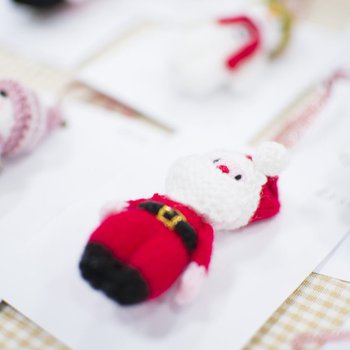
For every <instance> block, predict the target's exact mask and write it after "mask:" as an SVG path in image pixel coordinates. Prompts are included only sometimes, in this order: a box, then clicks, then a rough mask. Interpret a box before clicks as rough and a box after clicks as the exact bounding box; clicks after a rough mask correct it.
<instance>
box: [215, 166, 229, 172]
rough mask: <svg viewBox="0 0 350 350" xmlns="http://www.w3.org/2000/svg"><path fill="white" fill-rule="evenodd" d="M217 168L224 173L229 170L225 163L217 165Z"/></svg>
mask: <svg viewBox="0 0 350 350" xmlns="http://www.w3.org/2000/svg"><path fill="white" fill-rule="evenodd" d="M217 168H218V169H220V170H221V171H222V172H223V173H224V174H228V173H229V172H230V169H229V168H228V167H227V166H226V165H218V166H217Z"/></svg>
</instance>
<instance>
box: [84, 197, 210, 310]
mask: <svg viewBox="0 0 350 350" xmlns="http://www.w3.org/2000/svg"><path fill="white" fill-rule="evenodd" d="M171 220H173V221H171ZM174 223H175V225H174ZM172 226H173V227H172ZM212 244H213V229H212V227H211V225H209V224H208V223H207V222H206V221H205V220H204V219H203V217H202V216H200V215H198V214H197V213H196V212H195V211H194V210H192V209H190V208H189V207H187V206H185V205H183V204H181V203H178V202H175V201H173V200H171V199H169V198H167V197H166V196H161V195H158V194H155V195H154V196H153V197H152V198H150V199H139V200H134V201H130V202H128V207H127V208H126V209H125V210H123V211H121V212H120V213H117V214H111V215H109V216H108V217H107V218H106V219H105V220H104V221H103V222H102V223H101V225H100V226H99V227H98V228H97V229H96V230H95V231H94V232H93V234H92V235H91V237H90V240H89V244H88V245H87V247H86V249H85V252H84V255H83V258H82V260H81V263H80V269H81V271H82V273H83V276H84V277H85V278H86V279H87V280H88V281H89V282H90V284H91V285H92V286H93V287H95V288H98V289H101V290H103V291H104V292H105V293H106V294H107V295H108V296H109V297H111V298H112V299H114V300H116V301H118V302H119V303H120V304H134V303H137V302H141V301H143V300H146V299H153V298H155V297H157V296H159V295H160V294H162V293H163V292H165V291H166V290H167V289H168V288H169V287H170V286H171V285H172V284H173V283H174V282H175V281H176V279H177V278H178V277H179V276H180V275H181V274H182V273H183V272H184V270H185V268H186V267H187V266H188V264H189V263H190V262H192V261H193V262H196V263H197V264H198V265H200V266H204V267H205V268H206V269H208V266H209V262H210V258H211V253H212ZM107 275H108V278H107Z"/></svg>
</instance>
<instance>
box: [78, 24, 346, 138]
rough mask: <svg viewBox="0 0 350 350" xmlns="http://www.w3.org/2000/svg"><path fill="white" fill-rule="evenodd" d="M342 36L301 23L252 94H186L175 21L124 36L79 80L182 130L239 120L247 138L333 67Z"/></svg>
mask: <svg viewBox="0 0 350 350" xmlns="http://www.w3.org/2000/svg"><path fill="white" fill-rule="evenodd" d="M341 39H342V37H341V35H340V34H335V33H329V32H327V31H324V30H321V29H320V28H317V27H314V26H312V25H310V24H299V25H298V26H297V27H296V30H295V33H294V38H293V40H292V42H291V46H290V48H289V50H288V51H287V52H286V53H285V55H284V56H283V57H281V58H280V59H279V60H276V61H274V62H273V63H271V65H269V66H268V67H267V69H266V71H265V73H264V76H263V77H262V79H261V80H259V81H257V83H256V86H254V87H253V89H252V91H251V92H250V93H249V94H246V95H244V96H235V95H234V94H233V93H232V92H230V91H226V90H225V91H218V92H217V93H214V94H213V95H211V96H205V97H203V98H201V97H193V96H187V95H184V94H183V93H181V92H180V91H179V90H178V89H177V88H176V87H175V86H174V84H173V83H172V81H171V79H170V76H171V73H170V72H171V68H170V65H171V64H170V62H171V56H172V55H173V54H174V47H176V45H175V43H176V41H177V40H179V28H178V27H177V26H176V25H173V24H171V22H170V23H168V25H166V24H163V25H162V26H155V27H151V28H149V29H148V30H144V31H142V32H141V33H140V34H139V35H136V36H134V37H133V38H130V40H128V41H125V42H124V43H123V44H122V45H120V46H119V47H118V48H117V49H115V50H114V51H113V52H112V53H110V54H109V55H106V56H104V57H103V58H101V59H100V60H97V61H95V62H94V63H93V64H91V65H89V66H88V67H86V69H84V70H83V71H82V72H81V74H80V79H81V80H83V81H84V82H87V83H88V84H90V85H91V86H94V87H95V88H97V89H99V90H101V91H102V92H104V93H106V94H108V95H110V96H113V97H115V98H116V99H118V100H121V101H122V102H124V103H126V104H128V105H130V106H132V107H134V108H136V109H137V110H139V111H140V112H142V113H144V114H145V115H147V116H148V117H151V118H154V119H156V120H157V121H160V122H162V123H164V124H166V125H168V126H170V127H173V128H175V129H177V130H182V129H185V128H187V127H189V126H197V127H202V126H203V125H215V124H217V123H221V124H226V125H229V126H234V125H236V124H239V125H244V126H245V127H244V128H242V133H243V137H245V136H247V134H246V132H249V131H250V130H252V129H254V130H259V129H260V128H261V127H262V126H263V125H265V124H266V122H267V121H269V120H270V118H272V117H273V116H275V115H276V114H277V113H278V112H280V111H281V110H282V109H283V108H284V107H285V106H286V105H287V104H288V103H290V102H291V101H293V99H294V98H295V97H296V96H297V95H298V94H299V93H300V92H301V91H302V90H303V89H305V88H306V87H308V86H309V85H310V84H313V83H315V82H316V81H318V80H319V79H321V78H322V77H324V76H325V75H327V74H328V73H329V72H330V71H331V70H332V69H333V68H334V64H335V62H337V61H338V55H339V52H340V51H341V50H340V49H341V47H342V41H341ZM256 111H259V112H258V115H259V117H257V116H256V115H254V114H253V112H255V113H256Z"/></svg>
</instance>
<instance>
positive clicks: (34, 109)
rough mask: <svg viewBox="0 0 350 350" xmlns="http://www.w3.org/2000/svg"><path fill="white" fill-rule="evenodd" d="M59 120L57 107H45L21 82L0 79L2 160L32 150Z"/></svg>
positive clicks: (59, 114) (0, 142)
mask: <svg viewBox="0 0 350 350" xmlns="http://www.w3.org/2000/svg"><path fill="white" fill-rule="evenodd" d="M62 123H63V120H62V117H61V113H60V111H59V109H58V107H55V108H51V109H45V108H44V107H43V106H42V104H41V103H40V101H39V99H38V97H37V96H36V95H35V94H34V93H33V92H32V91H30V90H28V89H27V88H26V87H24V86H23V85H22V84H20V83H18V82H16V81H12V80H3V81H0V156H1V159H2V160H4V159H5V160H6V159H9V158H14V157H17V156H21V155H23V154H26V153H28V152H30V151H32V150H33V149H34V148H35V147H36V146H37V145H38V144H39V143H40V142H41V140H42V139H43V138H44V137H45V136H46V135H47V134H48V133H50V132H51V131H52V130H53V129H55V128H56V127H57V126H59V125H61V124H62Z"/></svg>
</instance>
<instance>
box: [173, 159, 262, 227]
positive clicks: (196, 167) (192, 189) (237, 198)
mask: <svg viewBox="0 0 350 350" xmlns="http://www.w3.org/2000/svg"><path fill="white" fill-rule="evenodd" d="M215 159H220V160H219V161H218V162H217V163H213V161H214V160H215ZM218 165H226V166H227V167H228V168H229V169H230V173H229V174H226V173H222V172H221V170H219V169H218V168H217V166H218ZM236 175H242V179H241V180H239V181H237V180H236V179H235V176H236ZM266 181H267V178H266V176H264V175H263V174H262V173H261V172H260V171H259V170H257V169H256V168H255V166H254V163H253V162H252V161H251V160H249V159H248V158H247V157H246V156H245V155H244V154H241V153H228V152H220V153H215V154H211V155H201V156H189V157H186V158H182V159H180V160H178V161H177V162H176V163H175V164H174V166H173V167H172V168H171V169H170V172H169V175H168V178H167V180H166V192H167V194H168V195H169V197H171V198H173V199H174V200H176V201H179V202H182V203H184V204H187V205H189V206H190V207H192V208H194V209H195V210H196V211H197V212H198V213H200V214H201V215H203V216H204V217H205V218H206V219H207V220H208V222H210V223H211V224H212V225H214V226H215V228H216V229H223V230H233V229H236V228H239V227H241V226H244V225H246V224H247V223H248V222H249V220H250V218H251V217H252V215H253V214H254V212H255V210H256V209H257V207H258V205H259V201H260V191H261V188H262V186H263V184H264V183H266Z"/></svg>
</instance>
